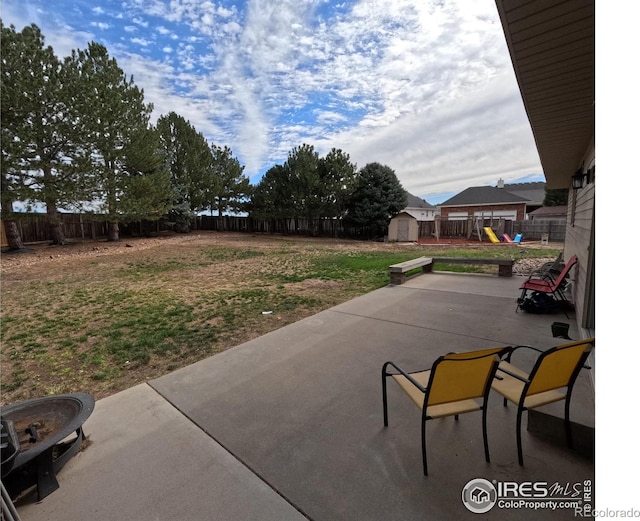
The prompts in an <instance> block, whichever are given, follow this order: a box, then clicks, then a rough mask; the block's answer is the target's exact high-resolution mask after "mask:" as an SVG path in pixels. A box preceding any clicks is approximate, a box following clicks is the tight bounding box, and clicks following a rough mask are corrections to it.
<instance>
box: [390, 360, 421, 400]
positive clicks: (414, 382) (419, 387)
mask: <svg viewBox="0 0 640 521" xmlns="http://www.w3.org/2000/svg"><path fill="white" fill-rule="evenodd" d="M388 365H391V366H393V367H394V368H395V369H396V371H398V373H400V374H401V375H402V376H404V377H405V378H406V379H407V380H409V381H410V382H411V383H412V384H413V385H415V386H416V387H417V388H418V389H420V391H422V392H423V393H426V392H427V388H426V387H422V385H420V384H419V383H418V382H416V380H415V379H414V378H413V377H412V376H411V375H410V374H409V373H407V372H406V371H405V370H404V369H402V368H400V367H398V366H397V365H396V364H395V363H394V362H386V363H385V364H384V366H383V371H384V375H385V376H393V374H394V373H387V366H388Z"/></svg>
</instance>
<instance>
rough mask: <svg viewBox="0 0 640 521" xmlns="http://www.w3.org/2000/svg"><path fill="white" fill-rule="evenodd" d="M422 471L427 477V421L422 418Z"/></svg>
mask: <svg viewBox="0 0 640 521" xmlns="http://www.w3.org/2000/svg"><path fill="white" fill-rule="evenodd" d="M422 470H423V472H424V475H425V476H428V475H429V474H428V472H427V419H426V418H425V417H424V416H423V417H422Z"/></svg>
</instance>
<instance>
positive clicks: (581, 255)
mask: <svg viewBox="0 0 640 521" xmlns="http://www.w3.org/2000/svg"><path fill="white" fill-rule="evenodd" d="M573 205H575V212H574V210H573ZM594 224H595V184H593V183H592V184H589V185H587V186H586V187H584V188H582V189H580V190H571V192H570V194H569V212H568V216H567V233H566V237H565V250H564V258H565V260H566V259H568V258H570V257H571V256H572V255H576V256H577V257H578V266H577V268H578V269H577V270H576V271H575V273H573V274H572V280H573V292H574V294H573V299H574V302H575V303H576V322H577V324H578V325H579V327H581V328H582V329H583V330H584V333H585V336H588V335H591V334H592V333H593V332H594V331H595V316H594V309H593V303H594V302H595V298H594V291H595V288H594V286H595V284H594V282H595V228H594Z"/></svg>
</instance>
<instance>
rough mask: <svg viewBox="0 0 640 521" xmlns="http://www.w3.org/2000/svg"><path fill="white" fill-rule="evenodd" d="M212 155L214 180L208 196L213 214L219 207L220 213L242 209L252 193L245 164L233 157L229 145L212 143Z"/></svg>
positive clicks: (209, 186)
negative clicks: (223, 145) (244, 172)
mask: <svg viewBox="0 0 640 521" xmlns="http://www.w3.org/2000/svg"><path fill="white" fill-rule="evenodd" d="M211 155H212V156H213V163H212V170H211V174H212V175H211V178H212V180H211V182H210V183H209V185H208V188H209V191H208V196H207V200H208V204H209V208H210V209H211V215H213V212H214V209H217V211H218V215H223V214H224V213H225V212H239V211H242V210H243V209H244V206H245V202H246V200H247V198H248V197H250V195H251V184H250V183H249V178H248V177H247V176H245V175H244V174H243V171H244V166H242V165H240V161H238V159H237V158H235V157H233V152H232V151H231V149H230V148H229V147H227V146H225V147H219V146H217V145H211Z"/></svg>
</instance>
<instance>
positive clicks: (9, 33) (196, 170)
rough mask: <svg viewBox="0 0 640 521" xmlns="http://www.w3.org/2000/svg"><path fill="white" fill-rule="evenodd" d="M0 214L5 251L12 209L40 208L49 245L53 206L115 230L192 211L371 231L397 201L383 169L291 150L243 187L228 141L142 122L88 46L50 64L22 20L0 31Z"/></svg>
mask: <svg viewBox="0 0 640 521" xmlns="http://www.w3.org/2000/svg"><path fill="white" fill-rule="evenodd" d="M0 28H1V44H2V56H1V60H2V71H1V78H0V80H1V84H0V95H1V100H0V111H1V114H0V118H1V121H2V127H1V145H2V157H1V160H2V165H1V167H0V182H1V187H0V188H1V201H0V204H1V217H2V220H3V222H4V224H5V231H6V234H7V239H8V242H9V247H10V248H11V249H20V248H22V247H23V245H22V240H21V238H20V234H19V231H18V227H17V225H16V221H15V220H16V218H19V213H16V212H14V206H15V205H16V203H21V204H24V205H26V209H28V210H29V209H31V208H34V207H44V208H45V209H46V214H47V216H48V223H49V228H50V234H51V240H52V241H53V243H54V244H60V245H62V244H65V243H66V238H65V237H64V233H63V228H62V226H61V223H60V220H59V217H58V212H59V210H71V211H77V212H80V211H85V212H86V211H92V212H95V214H96V215H101V216H103V217H104V219H105V220H106V221H107V223H108V240H111V241H115V240H118V239H119V225H120V224H121V223H130V222H135V221H139V220H155V219H160V218H165V219H167V220H168V221H169V222H171V223H172V225H173V228H174V229H175V230H176V231H178V232H187V231H189V229H190V226H191V222H192V220H193V218H194V216H195V215H197V214H198V213H202V212H210V213H211V215H213V214H214V212H218V215H223V214H224V213H225V212H232V213H233V212H247V213H248V214H249V215H252V216H255V217H258V218H263V219H274V220H278V219H290V218H297V217H304V218H307V219H309V220H311V221H315V222H319V221H320V220H322V219H344V221H345V223H348V224H349V225H352V226H360V227H362V229H363V230H366V232H364V234H365V235H368V236H376V235H381V234H382V235H383V234H384V233H385V231H386V225H387V223H388V219H389V218H390V217H391V216H392V215H394V214H395V213H397V212H399V211H400V210H402V208H404V207H405V206H406V192H405V191H404V189H403V188H402V185H401V184H400V182H399V181H398V179H397V177H396V175H395V173H394V172H393V170H392V169H391V168H389V167H387V166H384V165H380V164H378V163H370V164H368V165H366V166H365V167H364V168H362V169H360V170H357V166H356V165H355V164H354V163H352V162H351V161H350V159H349V155H348V154H346V153H344V152H343V151H342V150H339V149H335V148H334V149H332V150H331V151H330V152H329V153H328V154H327V155H326V156H325V157H320V156H319V154H318V153H317V152H316V151H315V150H314V149H313V146H311V145H307V144H304V145H302V146H299V147H295V148H294V149H293V150H292V151H291V152H290V153H289V156H288V159H287V161H285V162H284V164H281V165H275V166H273V167H272V168H270V169H269V170H268V171H267V172H266V173H265V175H264V176H263V177H262V179H261V180H260V182H259V183H258V184H257V185H255V186H253V185H251V184H250V181H249V179H248V177H247V176H246V175H245V174H244V166H242V165H241V164H240V162H239V161H238V159H237V158H235V157H234V155H233V152H232V150H231V149H230V148H229V147H228V146H219V145H216V144H210V143H209V142H208V141H207V140H206V138H205V137H204V136H203V134H202V133H200V132H198V131H197V130H196V129H195V128H194V127H193V125H192V124H191V123H190V122H189V121H187V120H185V119H184V118H183V117H182V116H180V115H179V114H176V113H175V112H170V113H169V114H166V115H162V116H160V117H159V118H158V120H157V122H156V124H155V125H153V124H151V122H150V117H151V113H152V111H153V105H152V104H151V103H146V102H145V100H144V91H143V90H142V89H140V88H138V87H137V86H136V85H135V83H134V78H133V76H128V75H127V74H126V73H125V72H124V71H123V70H122V69H121V68H120V67H119V66H118V64H117V62H116V60H115V58H113V57H111V56H109V53H108V51H107V49H106V48H105V47H104V46H103V45H101V44H99V43H96V42H90V43H89V44H88V46H87V48H86V49H77V50H74V51H72V52H71V55H70V56H67V57H65V58H63V59H59V58H58V57H57V56H56V55H55V53H54V51H53V49H52V47H51V46H47V45H45V38H44V36H43V35H42V33H41V31H40V29H39V28H38V27H37V26H36V25H35V24H32V25H30V26H27V27H24V29H23V30H22V31H19V32H18V31H16V29H15V27H14V26H13V25H11V26H9V27H7V26H5V25H4V24H2V20H0Z"/></svg>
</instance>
